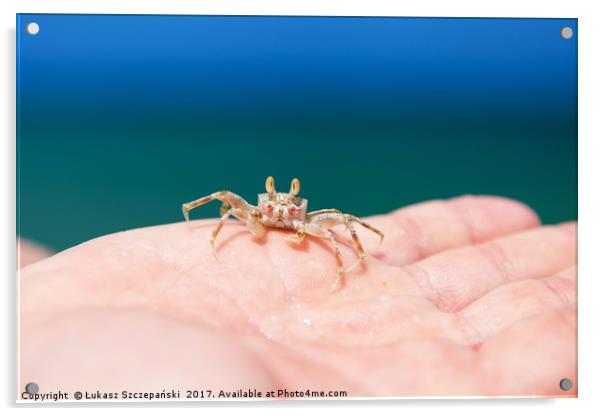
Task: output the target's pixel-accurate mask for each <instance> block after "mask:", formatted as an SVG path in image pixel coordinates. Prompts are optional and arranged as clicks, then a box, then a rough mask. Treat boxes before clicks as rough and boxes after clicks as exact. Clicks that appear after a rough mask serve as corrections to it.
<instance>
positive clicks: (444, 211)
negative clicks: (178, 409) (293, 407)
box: [19, 197, 577, 397]
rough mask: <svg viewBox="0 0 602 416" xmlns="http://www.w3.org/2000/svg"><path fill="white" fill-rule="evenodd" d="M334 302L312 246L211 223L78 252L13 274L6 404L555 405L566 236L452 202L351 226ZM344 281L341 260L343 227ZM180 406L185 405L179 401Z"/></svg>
mask: <svg viewBox="0 0 602 416" xmlns="http://www.w3.org/2000/svg"><path fill="white" fill-rule="evenodd" d="M367 222H368V223H370V224H371V225H373V226H375V227H377V228H379V229H381V230H382V231H383V232H384V234H385V239H384V241H383V243H382V244H380V245H379V240H378V237H376V236H374V234H372V233H370V232H369V231H367V230H363V229H358V234H359V236H360V239H361V241H362V243H363V244H364V247H365V248H366V251H367V253H368V255H367V257H366V261H365V262H364V263H363V264H362V265H360V266H359V267H357V268H356V269H355V270H354V271H352V272H350V273H348V274H347V275H346V278H345V280H344V282H343V285H342V287H341V288H340V289H339V290H338V291H336V292H334V293H331V292H330V288H331V287H332V285H333V283H334V281H335V280H336V277H337V276H336V271H335V270H336V269H335V267H336V266H335V259H334V254H333V252H332V249H331V247H330V245H329V242H328V241H327V240H319V239H316V238H312V237H308V238H306V239H305V241H304V242H302V243H301V244H299V245H294V244H291V243H289V242H287V241H285V236H286V235H288V234H289V232H287V231H281V230H274V229H270V230H269V231H268V232H267V234H266V236H265V237H264V238H263V239H257V238H255V237H253V236H252V235H251V234H250V233H249V232H248V231H247V230H246V229H245V228H244V226H243V225H242V224H241V223H236V222H230V223H228V224H227V225H226V226H224V228H223V229H222V231H221V233H220V236H219V238H218V240H217V243H216V247H217V255H218V259H217V260H216V259H214V257H213V255H212V251H211V246H210V244H209V236H210V233H211V231H212V229H213V228H214V227H215V225H216V221H215V220H201V221H194V222H192V223H190V224H186V223H184V222H182V223H176V224H170V225H163V226H157V227H150V228H143V229H137V230H131V231H127V232H122V233H117V234H112V235H108V236H105V237H101V238H98V239H95V240H91V241H89V242H86V243H84V244H82V245H79V246H77V247H74V248H72V249H69V250H66V251H64V252H62V253H59V254H57V255H55V256H53V257H51V258H49V259H46V260H43V261H40V262H38V263H35V264H32V265H30V266H27V267H24V268H23V269H21V271H20V279H21V280H20V353H21V356H20V371H21V373H20V384H21V385H20V386H19V387H20V389H21V390H20V391H23V388H24V385H25V384H27V383H28V382H31V381H33V382H36V383H37V384H39V385H40V389H41V391H51V390H52V391H57V390H59V389H61V390H63V391H75V390H80V391H81V390H85V389H88V390H90V391H96V390H100V391H101V392H102V391H106V392H113V391H116V392H121V391H122V390H129V391H161V390H162V389H171V388H174V389H181V390H182V392H184V391H185V390H199V391H201V390H208V389H209V390H212V391H213V394H216V393H217V392H219V390H222V389H223V390H228V391H232V390H237V389H239V388H240V389H245V390H246V389H249V388H250V389H257V390H260V391H268V390H277V389H285V388H286V389H288V390H289V391H294V390H302V391H305V390H307V389H310V390H324V391H329V390H337V391H340V390H345V391H347V393H348V395H349V396H380V397H384V396H387V397H389V396H416V395H446V396H449V395H462V396H473V395H555V396H556V395H558V396H560V395H563V396H575V395H576V392H577V386H576V384H575V386H574V387H573V388H572V389H571V390H570V391H568V392H563V391H562V390H561V389H560V388H559V384H558V383H559V381H560V379H562V378H565V377H568V378H571V379H572V380H573V381H574V382H576V306H575V279H576V224H574V223H569V224H561V225H558V226H541V225H540V224H539V222H538V219H537V216H536V215H535V214H534V213H533V212H532V211H531V210H530V209H528V208H527V207H525V206H524V205H522V204H519V203H517V202H515V201H511V200H507V199H503V198H497V197H462V198H457V199H452V200H449V201H430V202H426V203H421V204H418V205H414V206H410V207H406V208H403V209H400V210H398V211H395V212H393V213H391V214H388V215H383V216H376V217H371V218H368V219H367ZM339 237H340V238H339V239H338V240H339V242H340V245H341V251H342V255H343V262H344V264H345V266H348V265H350V264H352V263H353V262H354V260H355V253H354V251H353V249H352V243H351V241H350V239H349V238H348V236H347V235H345V232H344V229H342V230H340V232H339ZM182 397H184V393H182Z"/></svg>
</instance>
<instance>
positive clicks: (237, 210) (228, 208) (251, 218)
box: [182, 176, 384, 290]
mask: <svg viewBox="0 0 602 416" xmlns="http://www.w3.org/2000/svg"><path fill="white" fill-rule="evenodd" d="M265 188H266V193H262V194H259V195H258V201H257V206H254V205H251V204H249V203H248V202H247V201H245V200H244V199H243V198H242V197H240V196H238V195H236V194H234V193H232V192H230V191H226V190H223V191H218V192H214V193H213V194H211V195H207V196H204V197H202V198H199V199H196V200H194V201H191V202H187V203H185V204H183V205H182V213H183V214H184V218H185V219H186V221H188V220H189V212H190V211H191V210H192V209H194V208H196V207H199V206H201V205H203V204H206V203H207V202H210V201H213V200H219V201H221V202H222V207H221V209H220V221H219V223H218V225H217V226H216V227H215V229H214V230H213V232H212V234H211V240H210V242H211V246H212V248H213V253H214V255H215V239H216V237H217V235H218V234H219V232H220V230H221V229H222V227H223V225H224V222H225V221H226V220H227V219H228V217H230V216H232V217H234V218H236V219H238V220H239V221H242V222H244V223H245V224H246V226H247V229H248V230H249V231H250V232H251V233H253V234H254V235H256V236H263V234H264V233H265V229H266V227H267V228H269V227H274V228H284V229H289V230H293V231H294V233H293V234H291V235H289V236H288V237H287V240H288V241H290V242H293V243H299V242H301V241H303V239H304V238H305V236H306V235H307V234H309V235H312V236H315V237H319V238H327V239H329V240H330V242H331V244H332V247H333V249H334V251H335V258H336V264H337V275H338V278H337V281H336V283H335V285H334V287H333V290H334V289H336V288H338V287H339V286H340V282H341V277H342V274H343V273H344V272H348V271H350V270H351V269H353V268H354V267H356V266H357V265H358V264H359V263H360V262H362V261H363V260H364V258H365V252H364V248H363V247H362V244H361V242H360V240H359V237H358V235H357V232H356V231H355V228H354V225H353V224H354V223H357V224H360V225H361V226H363V227H365V228H367V229H369V230H370V231H372V232H374V233H376V234H377V235H378V236H379V237H380V239H381V241H382V239H383V238H384V235H383V233H382V232H381V231H379V230H377V229H376V228H374V227H372V226H371V225H369V224H367V223H365V222H364V221H362V220H361V219H359V218H358V217H356V216H354V215H351V214H345V213H343V212H341V211H339V210H337V209H322V210H319V211H313V212H309V213H308V212H307V199H304V198H301V197H299V196H297V195H298V194H299V191H300V189H301V184H300V182H299V179H296V178H295V179H293V180H292V182H291V188H290V191H289V192H288V193H285V192H276V189H275V184H274V178H272V177H271V176H268V178H267V179H266V182H265ZM337 225H344V226H345V227H346V229H347V230H348V231H349V233H350V235H351V238H352V240H353V243H354V247H355V251H356V253H357V255H358V259H357V261H356V262H355V263H354V264H352V265H351V266H350V267H349V268H348V269H347V270H344V269H343V262H342V260H341V253H340V250H339V247H338V244H337V242H336V239H335V237H334V233H333V232H332V230H331V228H333V227H335V226H337Z"/></svg>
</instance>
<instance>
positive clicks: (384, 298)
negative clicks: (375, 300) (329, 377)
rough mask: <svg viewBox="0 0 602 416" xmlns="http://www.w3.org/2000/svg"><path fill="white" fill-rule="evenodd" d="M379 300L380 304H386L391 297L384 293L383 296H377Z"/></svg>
mask: <svg viewBox="0 0 602 416" xmlns="http://www.w3.org/2000/svg"><path fill="white" fill-rule="evenodd" d="M379 300H380V301H381V302H386V301H388V300H391V295H390V294H388V293H385V294H383V295H380V296H379Z"/></svg>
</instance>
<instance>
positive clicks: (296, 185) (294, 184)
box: [289, 178, 301, 196]
mask: <svg viewBox="0 0 602 416" xmlns="http://www.w3.org/2000/svg"><path fill="white" fill-rule="evenodd" d="M299 191H301V182H299V179H297V178H295V179H293V180H292V181H291V190H290V192H289V195H291V196H297V195H299Z"/></svg>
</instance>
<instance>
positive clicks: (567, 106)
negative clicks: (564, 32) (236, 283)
mask: <svg viewBox="0 0 602 416" xmlns="http://www.w3.org/2000/svg"><path fill="white" fill-rule="evenodd" d="M32 19H35V21H38V22H40V26H41V28H42V30H41V31H40V35H39V37H31V36H29V37H27V36H25V35H24V34H23V33H19V35H18V37H19V39H18V54H19V68H18V77H19V96H18V100H19V109H18V112H19V115H18V155H17V156H18V232H19V233H20V234H21V235H23V236H25V237H28V238H31V239H33V240H37V241H39V242H41V243H43V244H46V245H48V246H49V247H51V248H53V249H55V250H62V249H65V248H67V247H70V246H72V245H75V244H78V243H80V242H82V241H85V240H88V239H90V238H93V237H96V236H99V235H103V234H107V233H111V232H116V231H121V230H125V229H129V228H134V227H142V226H148V225H154V224H162V223H168V222H174V221H180V220H181V219H182V218H181V211H180V206H181V204H182V203H183V202H185V201H189V200H192V199H195V198H197V197H200V196H203V195H206V194H209V193H211V192H213V191H215V190H219V189H224V188H225V189H229V190H231V191H233V192H236V193H239V194H240V195H241V196H243V197H244V198H247V199H248V200H249V201H255V200H256V198H257V193H259V192H262V191H263V186H264V181H265V177H266V176H267V175H272V176H274V177H275V179H276V186H277V188H278V189H281V190H288V187H289V184H290V180H291V179H292V178H293V177H298V178H299V179H300V180H301V193H302V195H303V196H304V197H306V198H308V199H309V208H310V210H311V209H320V208H339V209H342V210H344V211H347V212H351V213H354V214H356V215H359V216H364V215H371V214H376V213H382V212H388V211H391V210H393V209H396V208H398V207H401V206H404V205H408V204H412V203H416V202H420V201H424V200H428V199H433V198H448V197H453V196H457V195H462V194H492V195H503V196H507V197H511V198H516V199H518V200H521V201H523V202H525V203H527V204H529V205H530V206H532V207H533V208H534V209H535V210H536V211H537V212H538V214H539V215H540V216H541V218H542V220H543V221H544V222H546V223H555V222H559V221H566V220H573V219H576V218H577V108H576V99H577V96H576V65H577V61H576V38H575V39H572V40H570V41H566V40H564V39H562V38H561V37H560V36H559V35H558V31H559V30H560V29H559V28H560V27H562V26H565V25H570V26H572V27H573V29H574V31H575V32H576V21H575V20H572V19H564V20H558V19H518V20H516V19H490V20H487V19H404V18H401V19H380V20H379V19H378V18H376V19H364V20H362V19H361V18H360V19H358V18H353V19H348V20H346V19H343V18H340V19H331V20H328V19H327V18H261V19H258V18H252V17H247V18H236V19H237V20H235V19H233V18H227V17H214V18H211V17H206V16H205V17H203V16H199V17H196V20H195V18H194V17H193V18H185V19H180V20H178V17H176V16H173V17H170V18H168V17H160V16H159V17H153V16H104V17H99V16H85V15H71V16H62V15H21V16H20V20H19V27H22V26H23V25H24V24H25V23H26V22H27V21H30V20H32ZM262 19H263V20H262ZM286 19H289V20H286ZM291 19H292V20H291ZM65 22H68V23H69V24H68V25H65ZM182 22H185V23H184V24H182ZM283 22H284V23H283ZM109 23H110V24H109ZM107 25H109V26H111V27H112V28H113V32H112V35H111V36H109V37H107V36H103V33H105V32H106V27H107ZM66 27H67V28H69V29H66ZM83 27H85V28H86V32H85V33H86V34H85V35H82V34H81V33H83V32H81V33H80V32H78V28H80V29H81V28H83ZM410 29H411V33H414V34H416V33H418V35H420V36H417V37H416V38H409V39H408V36H407V32H408V30H410ZM82 30H83V29H82ZM557 30H558V31H557ZM141 31H142V32H141ZM197 32H198V33H197ZM201 32H202V33H201ZM44 34H47V35H46V36H47V37H46V38H45V37H43V36H42V35H44ZM201 34H202V35H203V37H201ZM250 34H254V35H255V36H250ZM309 34H311V36H310V35H309ZM404 34H405V35H404ZM208 35H211V36H208ZM302 35H306V36H302ZM398 35H399V36H398ZM402 35H403V36H402ZM128 39H129V40H128ZM132 39H135V42H136V43H134V40H132ZM400 39H401V40H400ZM360 40H361V41H360ZM216 44H218V46H219V48H218V47H217V46H216ZM174 45H175V46H174ZM218 211H219V205H218V204H217V203H216V204H214V205H208V206H205V207H202V208H199V209H197V210H195V211H193V213H192V217H194V218H202V217H213V216H216V215H217V213H218Z"/></svg>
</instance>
